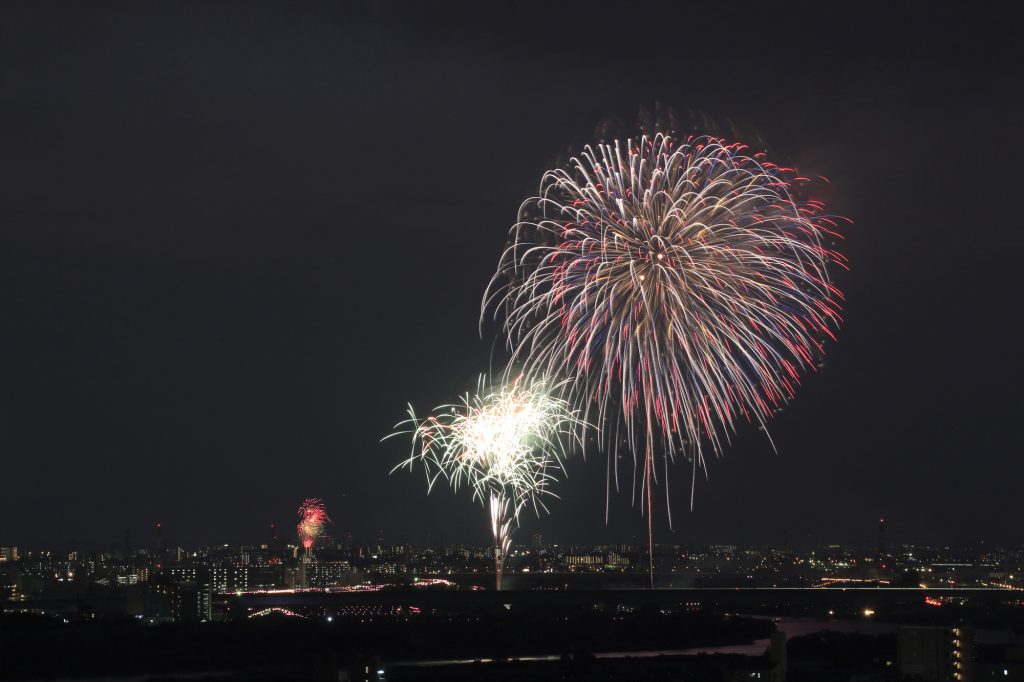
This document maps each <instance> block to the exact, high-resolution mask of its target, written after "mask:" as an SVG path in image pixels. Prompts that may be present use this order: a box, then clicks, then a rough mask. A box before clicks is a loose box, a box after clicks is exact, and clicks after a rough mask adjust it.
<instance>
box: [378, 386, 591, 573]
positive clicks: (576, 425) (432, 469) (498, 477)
mask: <svg viewBox="0 0 1024 682" xmlns="http://www.w3.org/2000/svg"><path fill="white" fill-rule="evenodd" d="M557 388H558V387H557V386H556V387H553V389H554V390H557ZM551 390H552V389H549V388H548V385H547V384H546V382H545V381H544V380H541V379H536V380H533V381H529V382H524V381H518V380H517V381H514V382H511V383H509V384H507V385H504V386H501V387H498V388H495V389H488V388H487V385H486V381H485V379H484V378H483V377H481V379H480V383H479V387H478V391H477V393H475V394H473V395H470V394H468V393H467V394H465V395H464V396H462V399H461V401H460V402H459V403H456V404H447V405H441V406H440V407H438V408H436V409H435V410H434V415H433V416H429V417H427V418H425V419H419V418H417V417H416V414H415V412H414V410H413V408H412V406H410V407H409V419H407V420H405V421H403V422H401V423H399V424H398V426H397V427H396V428H397V429H398V431H396V432H395V433H393V434H391V436H395V435H400V434H410V435H411V440H412V452H411V454H410V456H409V457H408V458H407V459H406V460H405V461H403V462H402V463H401V464H399V465H398V466H397V467H395V470H397V469H399V468H402V467H406V466H407V467H409V469H410V470H411V469H412V468H413V467H414V466H415V465H416V464H417V463H419V464H421V465H422V466H423V470H424V472H425V474H426V477H427V490H428V492H429V491H430V490H432V489H433V487H434V485H435V484H436V483H437V482H438V481H439V480H444V481H445V482H447V483H448V484H449V485H450V486H451V487H452V489H453V490H455V491H457V490H458V489H459V488H460V487H461V486H463V485H465V486H468V487H469V489H470V490H471V492H472V496H473V499H475V500H478V501H479V502H481V503H482V504H486V505H488V507H489V512H490V519H491V534H492V536H493V540H494V549H495V557H494V568H495V585H496V587H497V589H499V590H500V589H501V577H502V570H503V566H504V562H505V559H506V557H507V556H508V552H509V549H510V547H511V544H512V533H513V531H514V529H515V527H516V526H517V525H518V520H519V513H520V512H521V511H522V509H523V508H524V507H526V506H527V505H530V506H532V507H533V508H534V511H535V512H536V513H538V514H539V513H540V511H541V510H542V509H543V510H544V511H547V507H546V506H545V504H544V499H543V498H544V497H545V496H547V495H551V496H554V493H553V492H552V490H551V484H552V483H554V482H555V480H556V474H557V472H558V471H559V470H562V471H564V469H563V461H564V460H565V458H566V456H567V454H568V451H569V450H568V446H570V445H572V444H573V443H575V442H578V439H579V438H580V436H581V434H582V432H583V430H584V427H585V425H584V424H583V422H582V421H581V420H580V419H579V418H578V416H577V414H576V412H575V411H574V410H572V409H570V408H569V404H568V403H567V402H566V401H565V400H564V399H562V398H559V397H556V396H553V395H551V393H550V391H551ZM391 436H388V437H391Z"/></svg>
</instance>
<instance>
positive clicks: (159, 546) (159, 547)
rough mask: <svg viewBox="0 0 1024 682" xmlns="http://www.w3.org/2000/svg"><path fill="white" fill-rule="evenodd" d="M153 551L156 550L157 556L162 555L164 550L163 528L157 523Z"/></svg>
mask: <svg viewBox="0 0 1024 682" xmlns="http://www.w3.org/2000/svg"><path fill="white" fill-rule="evenodd" d="M155 549H156V553H157V554H163V552H164V549H165V545H164V529H163V526H161V525H160V522H159V521H158V522H157V524H156V548H155Z"/></svg>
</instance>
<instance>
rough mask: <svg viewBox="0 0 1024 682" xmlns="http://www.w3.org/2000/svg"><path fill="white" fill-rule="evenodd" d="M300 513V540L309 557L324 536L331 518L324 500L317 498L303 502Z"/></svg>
mask: <svg viewBox="0 0 1024 682" xmlns="http://www.w3.org/2000/svg"><path fill="white" fill-rule="evenodd" d="M298 513H299V525H298V526H297V528H298V531H299V540H301V541H302V546H303V548H304V549H305V550H306V556H309V554H310V552H311V551H312V549H313V543H315V542H316V540H317V538H319V537H320V536H321V535H322V534H323V532H324V526H325V525H327V523H329V522H330V520H331V518H330V517H329V516H327V510H326V509H325V508H324V502H323V500H321V499H319V498H316V497H310V498H308V499H307V500H306V501H305V502H303V503H302V506H300V507H299V512H298Z"/></svg>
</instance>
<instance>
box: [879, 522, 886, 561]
mask: <svg viewBox="0 0 1024 682" xmlns="http://www.w3.org/2000/svg"><path fill="white" fill-rule="evenodd" d="M885 550H886V547H885V517H884V516H883V517H880V518H879V519H878V560H879V561H881V560H882V557H884V556H885Z"/></svg>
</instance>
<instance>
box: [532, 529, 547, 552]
mask: <svg viewBox="0 0 1024 682" xmlns="http://www.w3.org/2000/svg"><path fill="white" fill-rule="evenodd" d="M543 546H544V538H543V537H542V536H541V534H540V533H534V534H533V537H531V538H530V547H532V548H533V549H540V548H541V547H543Z"/></svg>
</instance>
